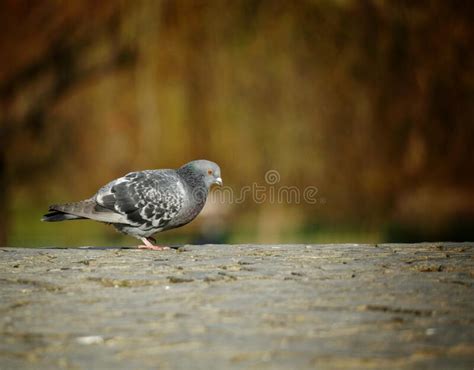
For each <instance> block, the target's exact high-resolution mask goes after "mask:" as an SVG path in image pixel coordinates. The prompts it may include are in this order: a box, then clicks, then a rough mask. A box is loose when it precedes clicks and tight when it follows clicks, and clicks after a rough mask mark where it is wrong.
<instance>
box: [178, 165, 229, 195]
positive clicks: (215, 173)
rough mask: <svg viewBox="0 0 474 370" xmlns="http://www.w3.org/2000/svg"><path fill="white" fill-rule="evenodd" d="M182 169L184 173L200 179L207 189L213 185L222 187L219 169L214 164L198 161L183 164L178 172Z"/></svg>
mask: <svg viewBox="0 0 474 370" xmlns="http://www.w3.org/2000/svg"><path fill="white" fill-rule="evenodd" d="M182 169H184V170H185V171H186V172H188V171H190V172H192V173H193V175H194V176H196V177H198V178H200V180H202V181H203V182H204V184H205V185H206V187H207V188H208V189H209V188H210V187H211V186H212V185H214V184H216V185H219V186H222V178H221V169H220V168H219V166H218V165H217V164H216V163H214V162H211V161H207V160H205V159H200V160H197V161H192V162H189V163H187V164H185V165H184V166H183V167H181V168H180V170H182ZM194 176H193V177H194Z"/></svg>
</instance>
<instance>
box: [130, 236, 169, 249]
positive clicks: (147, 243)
mask: <svg viewBox="0 0 474 370" xmlns="http://www.w3.org/2000/svg"><path fill="white" fill-rule="evenodd" d="M142 242H143V244H144V245H139V246H138V249H148V250H152V251H163V250H166V249H170V247H162V246H159V245H153V244H152V243H151V242H150V241H149V240H148V239H147V238H142Z"/></svg>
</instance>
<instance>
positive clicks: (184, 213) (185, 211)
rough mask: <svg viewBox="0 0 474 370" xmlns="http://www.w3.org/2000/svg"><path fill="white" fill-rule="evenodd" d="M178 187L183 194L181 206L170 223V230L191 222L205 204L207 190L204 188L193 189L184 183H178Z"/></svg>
mask: <svg viewBox="0 0 474 370" xmlns="http://www.w3.org/2000/svg"><path fill="white" fill-rule="evenodd" d="M179 186H180V187H181V188H182V191H183V194H184V199H183V206H182V207H181V209H180V211H179V212H178V214H177V215H176V217H175V218H174V219H173V220H172V221H171V222H170V225H169V226H170V228H171V227H178V226H182V225H185V224H187V223H189V222H191V221H192V220H194V219H195V218H196V216H197V215H198V214H199V213H200V212H201V210H202V209H203V207H204V205H205V204H206V198H207V189H206V188H205V187H203V188H200V187H199V188H197V187H194V188H193V187H190V186H189V185H188V184H186V183H184V184H183V183H182V182H179ZM180 190H181V189H180Z"/></svg>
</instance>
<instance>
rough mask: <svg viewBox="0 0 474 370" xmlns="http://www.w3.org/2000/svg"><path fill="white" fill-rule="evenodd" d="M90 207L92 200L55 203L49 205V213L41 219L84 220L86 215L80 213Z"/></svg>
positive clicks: (47, 220) (50, 220) (55, 220)
mask: <svg viewBox="0 0 474 370" xmlns="http://www.w3.org/2000/svg"><path fill="white" fill-rule="evenodd" d="M90 207H91V201H90V200H83V201H81V202H76V203H66V204H54V205H52V206H49V210H48V213H46V214H45V215H44V216H43V217H42V218H41V221H46V222H57V221H67V220H83V219H85V218H86V217H84V216H82V215H80V213H84V210H85V209H87V208H90ZM78 213H79V214H78Z"/></svg>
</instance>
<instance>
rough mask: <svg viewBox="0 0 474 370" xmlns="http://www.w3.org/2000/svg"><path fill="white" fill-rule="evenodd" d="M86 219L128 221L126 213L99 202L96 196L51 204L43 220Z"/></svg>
mask: <svg viewBox="0 0 474 370" xmlns="http://www.w3.org/2000/svg"><path fill="white" fill-rule="evenodd" d="M84 219H90V220H95V221H100V222H105V223H125V224H126V223H128V220H127V218H126V217H125V216H124V215H122V214H120V213H116V212H114V211H113V210H111V209H109V208H106V207H103V206H101V205H100V204H97V202H96V201H95V199H94V198H90V199H86V200H82V201H80V202H75V203H65V204H54V205H52V206H49V210H48V213H46V214H45V215H44V216H43V218H42V219H41V221H46V222H55V221H66V220H84Z"/></svg>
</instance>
